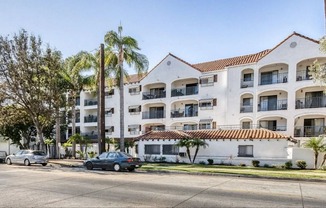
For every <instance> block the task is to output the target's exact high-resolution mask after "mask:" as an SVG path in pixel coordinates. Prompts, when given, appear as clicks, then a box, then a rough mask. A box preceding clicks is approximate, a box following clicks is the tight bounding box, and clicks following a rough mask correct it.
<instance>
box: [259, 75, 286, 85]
mask: <svg viewBox="0 0 326 208" xmlns="http://www.w3.org/2000/svg"><path fill="white" fill-rule="evenodd" d="M287 82H288V72H284V73H277V74H273V73H272V72H270V73H262V74H261V80H260V83H259V85H270V84H278V83H287Z"/></svg>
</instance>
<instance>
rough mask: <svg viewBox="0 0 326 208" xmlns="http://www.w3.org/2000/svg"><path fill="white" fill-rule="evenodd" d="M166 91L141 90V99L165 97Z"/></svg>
mask: <svg viewBox="0 0 326 208" xmlns="http://www.w3.org/2000/svg"><path fill="white" fill-rule="evenodd" d="M165 97H166V92H165V91H159V92H154V93H152V92H143V100H150V99H157V98H165Z"/></svg>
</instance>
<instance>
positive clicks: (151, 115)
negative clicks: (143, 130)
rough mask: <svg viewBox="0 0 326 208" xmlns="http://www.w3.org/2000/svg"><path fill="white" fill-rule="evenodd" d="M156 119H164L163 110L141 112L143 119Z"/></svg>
mask: <svg viewBox="0 0 326 208" xmlns="http://www.w3.org/2000/svg"><path fill="white" fill-rule="evenodd" d="M156 118H165V110H162V111H153V112H152V111H144V112H143V119H156Z"/></svg>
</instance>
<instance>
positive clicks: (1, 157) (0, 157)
mask: <svg viewBox="0 0 326 208" xmlns="http://www.w3.org/2000/svg"><path fill="white" fill-rule="evenodd" d="M6 157H7V152H6V151H0V163H5V162H6Z"/></svg>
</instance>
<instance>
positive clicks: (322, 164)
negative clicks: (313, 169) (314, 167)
mask: <svg viewBox="0 0 326 208" xmlns="http://www.w3.org/2000/svg"><path fill="white" fill-rule="evenodd" d="M325 162H326V153H325V154H324V159H323V162H322V163H321V164H320V166H319V168H322V167H323V166H324V165H325Z"/></svg>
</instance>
